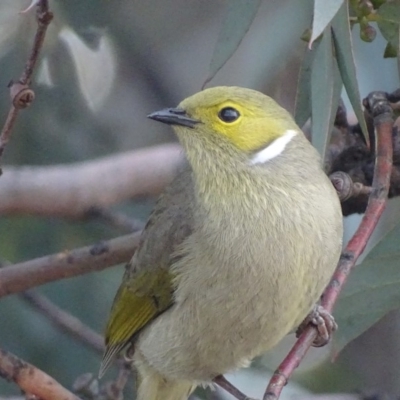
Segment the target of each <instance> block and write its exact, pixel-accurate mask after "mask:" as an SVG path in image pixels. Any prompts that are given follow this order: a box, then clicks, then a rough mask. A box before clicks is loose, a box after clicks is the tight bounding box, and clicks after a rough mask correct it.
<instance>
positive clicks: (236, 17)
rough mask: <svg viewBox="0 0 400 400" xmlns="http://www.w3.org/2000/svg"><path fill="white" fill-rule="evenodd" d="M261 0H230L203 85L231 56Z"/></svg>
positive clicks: (248, 26)
mask: <svg viewBox="0 0 400 400" xmlns="http://www.w3.org/2000/svg"><path fill="white" fill-rule="evenodd" d="M260 3H261V0H230V1H229V2H228V4H229V5H228V10H227V12H226V17H225V20H224V22H223V24H222V27H221V31H220V32H219V36H218V39H217V43H216V45H215V48H214V53H213V55H212V58H211V63H210V66H209V69H208V76H207V79H206V80H205V82H204V84H203V87H204V86H205V85H206V84H207V83H208V82H209V81H210V80H211V79H212V78H214V76H215V74H216V73H217V72H218V71H219V70H220V69H221V68H222V67H223V66H224V65H225V63H226V62H227V61H228V60H229V59H230V58H231V57H232V55H233V54H234V53H235V51H236V49H237V48H238V47H239V44H240V43H241V41H242V40H243V38H244V36H245V35H246V33H247V31H248V30H249V28H250V25H251V23H252V22H253V20H254V17H255V16H256V13H257V10H258V8H259V6H260Z"/></svg>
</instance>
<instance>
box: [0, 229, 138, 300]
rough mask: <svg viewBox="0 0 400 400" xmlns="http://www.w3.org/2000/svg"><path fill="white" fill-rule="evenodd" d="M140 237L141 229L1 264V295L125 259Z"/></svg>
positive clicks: (93, 269) (128, 256)
mask: <svg viewBox="0 0 400 400" xmlns="http://www.w3.org/2000/svg"><path fill="white" fill-rule="evenodd" d="M139 238H140V232H136V233H133V234H131V235H125V236H121V237H118V238H116V239H112V240H109V241H104V242H100V243H97V244H94V245H90V246H86V247H81V248H79V249H75V250H71V251H64V252H61V253H56V254H52V255H49V256H45V257H40V258H35V259H33V260H29V261H25V262H22V263H19V264H14V265H10V266H6V267H4V268H1V269H0V297H3V296H7V295H9V294H12V293H18V292H23V291H25V290H28V289H31V288H32V287H35V286H39V285H43V284H45V283H48V282H53V281H56V280H60V279H64V278H72V277H73V276H78V275H84V274H87V273H89V272H94V271H101V270H103V269H105V268H108V267H111V266H113V265H116V264H121V263H125V262H128V261H129V260H130V259H131V257H132V255H133V253H134V252H135V250H136V248H137V246H138V244H139Z"/></svg>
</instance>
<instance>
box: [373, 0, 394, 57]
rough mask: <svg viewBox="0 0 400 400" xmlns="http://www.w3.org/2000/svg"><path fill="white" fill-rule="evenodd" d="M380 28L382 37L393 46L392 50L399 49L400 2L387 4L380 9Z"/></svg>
mask: <svg viewBox="0 0 400 400" xmlns="http://www.w3.org/2000/svg"><path fill="white" fill-rule="evenodd" d="M377 15H378V17H379V18H378V21H377V22H378V27H379V30H380V31H381V33H382V36H383V37H384V38H385V39H386V40H387V41H388V42H389V43H390V44H391V46H392V49H396V51H397V49H398V48H399V26H400V0H394V1H393V2H390V3H389V2H386V3H385V4H383V5H382V6H381V7H379V9H378V12H377Z"/></svg>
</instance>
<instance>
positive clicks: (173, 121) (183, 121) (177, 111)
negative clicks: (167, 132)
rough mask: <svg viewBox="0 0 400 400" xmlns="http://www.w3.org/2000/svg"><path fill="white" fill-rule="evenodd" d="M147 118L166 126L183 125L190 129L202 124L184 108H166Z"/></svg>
mask: <svg viewBox="0 0 400 400" xmlns="http://www.w3.org/2000/svg"><path fill="white" fill-rule="evenodd" d="M147 117H148V118H150V119H154V120H155V121H159V122H163V123H164V124H169V125H182V126H187V127H188V128H194V126H195V125H196V124H198V123H199V122H200V121H199V120H197V119H194V118H190V117H189V116H188V115H187V114H186V111H185V110H183V109H182V108H165V109H164V110H160V111H155V112H153V113H151V114H149V115H148V116H147Z"/></svg>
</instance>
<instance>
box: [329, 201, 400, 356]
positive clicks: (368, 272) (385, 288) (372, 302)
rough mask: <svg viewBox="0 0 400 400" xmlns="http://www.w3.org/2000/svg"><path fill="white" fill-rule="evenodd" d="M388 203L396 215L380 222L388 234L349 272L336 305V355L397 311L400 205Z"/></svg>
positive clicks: (399, 267) (399, 265)
mask: <svg viewBox="0 0 400 400" xmlns="http://www.w3.org/2000/svg"><path fill="white" fill-rule="evenodd" d="M392 202H393V205H394V206H395V207H391V208H396V209H397V210H395V211H394V212H395V214H396V215H395V216H393V214H386V219H387V220H386V221H382V222H383V223H381V226H387V225H389V227H388V230H389V232H388V233H387V234H386V235H385V236H384V238H383V240H381V241H380V242H379V243H378V244H377V245H376V246H375V247H374V248H373V249H372V251H371V252H370V253H369V254H368V255H367V257H366V258H365V260H364V261H363V262H362V263H361V264H360V265H358V266H357V267H356V268H355V270H354V271H352V273H351V274H350V277H349V280H348V282H347V283H346V285H345V287H344V289H343V292H342V293H341V295H340V296H339V299H338V302H337V303H336V306H335V309H334V315H335V319H336V322H337V323H338V325H339V329H338V331H337V332H336V333H335V335H334V337H333V341H334V342H333V343H334V351H335V352H336V353H337V352H339V351H340V350H341V349H343V347H344V346H346V344H348V343H349V342H350V341H351V340H353V339H355V338H356V337H358V336H359V335H361V334H362V333H363V332H364V331H366V330H367V329H368V328H369V327H371V326H372V325H374V324H375V323H376V322H377V321H378V320H379V319H381V318H382V317H384V316H385V315H386V314H387V313H388V312H389V311H391V310H395V309H398V308H400V247H399V237H400V215H399V214H400V212H399V211H400V202H399V200H398V199H396V200H392Z"/></svg>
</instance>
